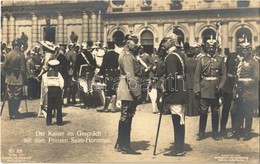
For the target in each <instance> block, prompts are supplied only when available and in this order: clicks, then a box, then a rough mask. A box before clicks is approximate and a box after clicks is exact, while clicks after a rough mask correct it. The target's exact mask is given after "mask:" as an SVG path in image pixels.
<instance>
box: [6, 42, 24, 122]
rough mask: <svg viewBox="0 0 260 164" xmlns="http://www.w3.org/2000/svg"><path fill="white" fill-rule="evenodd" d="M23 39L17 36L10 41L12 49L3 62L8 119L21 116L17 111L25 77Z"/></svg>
mask: <svg viewBox="0 0 260 164" xmlns="http://www.w3.org/2000/svg"><path fill="white" fill-rule="evenodd" d="M22 46H23V41H22V40H21V39H20V38H18V39H14V40H13V41H12V47H13V50H12V51H10V52H9V53H8V54H7V55H6V57H5V61H4V63H3V67H2V68H3V71H4V72H5V73H6V79H5V83H6V84H7V94H8V106H9V116H10V119H16V118H21V116H20V113H19V111H18V109H19V106H20V103H21V99H22V96H23V85H24V80H25V78H26V60H25V57H24V54H23V53H22V51H21V48H22Z"/></svg>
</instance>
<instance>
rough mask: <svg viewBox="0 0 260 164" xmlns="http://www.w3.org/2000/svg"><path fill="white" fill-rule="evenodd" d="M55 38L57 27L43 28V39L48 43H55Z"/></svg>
mask: <svg viewBox="0 0 260 164" xmlns="http://www.w3.org/2000/svg"><path fill="white" fill-rule="evenodd" d="M55 36H56V28H55V27H49V26H47V27H44V28H43V38H44V40H46V41H50V42H52V43H55Z"/></svg>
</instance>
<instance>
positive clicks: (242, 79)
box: [238, 78, 253, 82]
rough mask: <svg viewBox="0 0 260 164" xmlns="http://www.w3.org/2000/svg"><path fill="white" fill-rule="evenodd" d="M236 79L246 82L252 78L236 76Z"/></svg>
mask: <svg viewBox="0 0 260 164" xmlns="http://www.w3.org/2000/svg"><path fill="white" fill-rule="evenodd" d="M238 81H243V82H247V81H253V79H251V78H238Z"/></svg>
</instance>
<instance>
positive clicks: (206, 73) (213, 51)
mask: <svg viewBox="0 0 260 164" xmlns="http://www.w3.org/2000/svg"><path fill="white" fill-rule="evenodd" d="M217 47H218V42H217V41H216V40H215V39H213V37H212V36H211V38H210V39H208V40H207V41H206V43H205V55H204V56H202V57H201V58H200V59H199V61H198V63H197V66H196V70H195V75H194V87H193V91H194V93H195V96H196V97H198V98H200V109H199V112H200V121H199V135H198V138H197V140H202V139H204V138H205V136H204V134H205V130H206V124H207V117H208V109H209V107H210V108H211V117H212V119H211V121H212V130H213V132H212V137H213V139H214V140H219V136H218V126H219V97H220V96H221V95H222V92H223V87H224V84H225V81H226V66H225V62H224V59H223V58H222V57H220V56H219V54H218V53H217Z"/></svg>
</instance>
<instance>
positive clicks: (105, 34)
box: [103, 23, 108, 44]
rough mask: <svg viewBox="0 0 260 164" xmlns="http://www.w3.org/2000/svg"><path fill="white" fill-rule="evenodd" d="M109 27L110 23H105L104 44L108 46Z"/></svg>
mask: <svg viewBox="0 0 260 164" xmlns="http://www.w3.org/2000/svg"><path fill="white" fill-rule="evenodd" d="M107 26H108V23H104V33H103V34H104V35H103V37H104V38H103V39H104V40H103V42H104V44H106V43H107Z"/></svg>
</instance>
